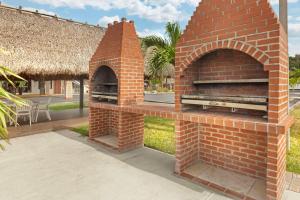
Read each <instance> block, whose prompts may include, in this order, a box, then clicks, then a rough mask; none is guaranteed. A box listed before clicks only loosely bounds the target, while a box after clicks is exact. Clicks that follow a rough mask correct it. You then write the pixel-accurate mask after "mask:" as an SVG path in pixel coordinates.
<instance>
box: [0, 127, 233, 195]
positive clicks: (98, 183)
mask: <svg viewBox="0 0 300 200" xmlns="http://www.w3.org/2000/svg"><path fill="white" fill-rule="evenodd" d="M11 144H12V145H10V146H8V147H7V150H6V151H5V152H3V153H1V154H0V168H1V170H0V177H1V179H0V184H1V192H0V199H5V200H15V199H18V200H32V199H34V200H52V199H60V200H69V199H70V200H85V199H88V200H94V199H95V200H99V199H101V200H111V199H113V200H158V199H172V200H198V199H199V200H208V199H210V200H228V199H230V198H227V197H225V196H223V195H220V194H218V193H216V192H212V191H210V190H208V189H206V188H203V187H200V186H198V185H195V184H192V183H190V182H188V181H185V180H183V179H181V178H178V177H176V176H175V175H173V174H172V171H170V169H172V168H173V167H174V158H173V157H172V156H169V155H166V154H162V153H160V152H157V151H153V150H150V149H147V148H142V149H139V150H135V151H132V152H128V153H125V154H112V153H110V152H109V151H107V150H105V149H103V148H101V147H100V146H99V144H96V143H93V142H89V141H87V138H84V137H82V136H79V135H77V134H74V133H72V132H70V131H62V132H60V133H55V132H49V133H45V134H39V135H32V136H27V137H21V138H15V139H12V140H11ZM161 158H163V160H161ZM157 172H159V173H157Z"/></svg>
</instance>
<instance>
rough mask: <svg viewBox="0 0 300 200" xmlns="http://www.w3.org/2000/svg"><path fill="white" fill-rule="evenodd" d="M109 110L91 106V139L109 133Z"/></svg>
mask: <svg viewBox="0 0 300 200" xmlns="http://www.w3.org/2000/svg"><path fill="white" fill-rule="evenodd" d="M107 129H108V111H107V110H103V109H99V108H93V107H90V111H89V136H90V138H91V139H93V138H95V137H99V136H103V135H107V133H106V130H107Z"/></svg>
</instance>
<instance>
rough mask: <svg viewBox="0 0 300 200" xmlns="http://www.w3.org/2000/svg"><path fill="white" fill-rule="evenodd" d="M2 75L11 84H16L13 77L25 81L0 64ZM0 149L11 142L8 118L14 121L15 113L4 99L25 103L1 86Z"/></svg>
mask: <svg viewBox="0 0 300 200" xmlns="http://www.w3.org/2000/svg"><path fill="white" fill-rule="evenodd" d="M0 76H2V77H4V79H6V80H7V81H8V82H9V83H10V84H11V85H13V86H15V85H14V83H13V82H12V81H11V79H10V78H11V77H13V78H16V79H18V80H22V81H25V80H24V79H23V78H22V77H20V76H18V75H17V74H15V73H14V72H13V71H11V70H10V69H8V68H6V67H4V66H1V65H0ZM0 98H1V100H0V149H2V150H3V149H4V144H3V142H5V143H9V140H8V138H9V137H8V131H7V125H6V123H7V119H9V120H12V121H14V119H13V117H12V116H13V115H14V114H15V113H14V111H13V109H12V108H11V107H10V106H9V105H8V104H7V103H5V102H4V101H10V102H11V103H14V104H16V105H24V104H25V102H24V101H23V100H22V99H21V98H20V97H17V96H16V95H13V94H10V93H9V92H7V91H6V90H5V89H3V88H2V87H0Z"/></svg>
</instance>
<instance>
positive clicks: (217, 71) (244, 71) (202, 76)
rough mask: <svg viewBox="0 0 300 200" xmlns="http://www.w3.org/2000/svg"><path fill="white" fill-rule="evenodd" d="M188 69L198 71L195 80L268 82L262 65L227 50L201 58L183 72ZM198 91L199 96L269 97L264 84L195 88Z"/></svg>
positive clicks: (242, 54) (238, 53)
mask: <svg viewBox="0 0 300 200" xmlns="http://www.w3.org/2000/svg"><path fill="white" fill-rule="evenodd" d="M192 68H195V69H192ZM190 69H191V70H192V71H193V72H194V71H196V70H198V77H197V79H194V80H236V79H258V78H268V73H267V72H266V71H264V68H263V65H262V64H260V63H259V62H258V61H256V60H255V59H253V58H252V57H250V56H249V55H247V54H245V53H242V52H238V51H235V50H229V49H223V50H217V51H214V52H212V53H210V54H207V55H205V56H203V57H202V58H201V59H199V60H198V61H197V62H195V63H193V64H192V65H191V66H190V67H189V68H188V69H187V70H186V71H189V70H190ZM191 86H192V83H191ZM192 87H193V86H192ZM197 88H198V92H200V93H202V94H210V95H254V96H268V85H267V84H266V83H265V84H253V83H250V84H229V85H228V84H227V85H224V84H222V85H220V84H219V85H198V86H197Z"/></svg>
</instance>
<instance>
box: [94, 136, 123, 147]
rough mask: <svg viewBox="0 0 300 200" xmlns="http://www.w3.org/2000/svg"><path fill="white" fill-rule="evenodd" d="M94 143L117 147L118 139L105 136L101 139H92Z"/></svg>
mask: <svg viewBox="0 0 300 200" xmlns="http://www.w3.org/2000/svg"><path fill="white" fill-rule="evenodd" d="M94 140H95V141H97V142H100V143H104V144H107V145H109V146H113V147H117V146H118V138H117V136H115V135H105V136H101V137H97V138H94Z"/></svg>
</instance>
